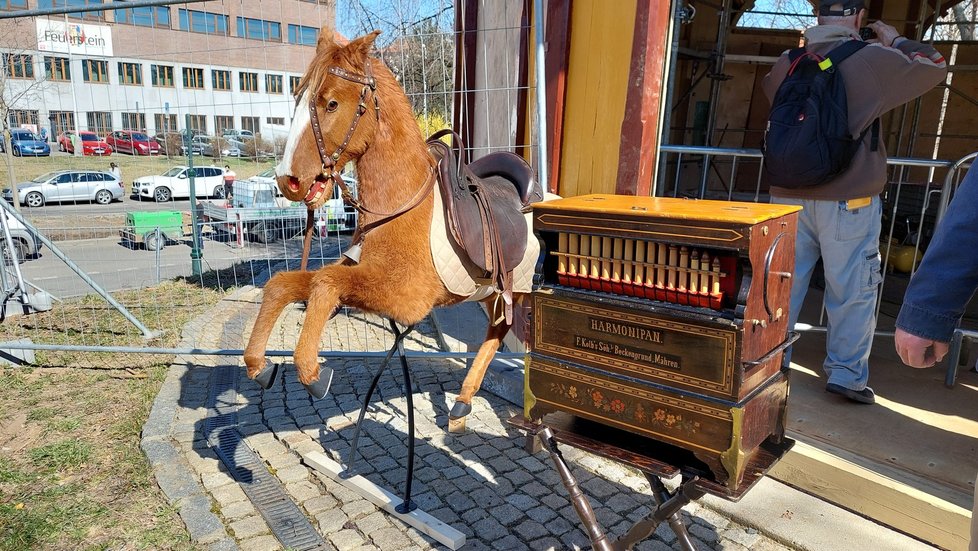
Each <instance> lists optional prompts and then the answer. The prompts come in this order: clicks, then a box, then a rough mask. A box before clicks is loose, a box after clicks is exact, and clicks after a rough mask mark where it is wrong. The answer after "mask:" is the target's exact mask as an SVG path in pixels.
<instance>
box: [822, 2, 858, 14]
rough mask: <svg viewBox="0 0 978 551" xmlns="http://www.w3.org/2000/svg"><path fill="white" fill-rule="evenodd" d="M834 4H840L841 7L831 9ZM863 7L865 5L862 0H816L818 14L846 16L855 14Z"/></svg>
mask: <svg viewBox="0 0 978 551" xmlns="http://www.w3.org/2000/svg"><path fill="white" fill-rule="evenodd" d="M836 5H840V6H842V9H841V10H839V9H832V7H833V6H836ZM864 7H866V6H865V2H864V1H863V0H818V14H819V15H829V16H835V17H848V16H850V15H856V14H857V13H859V10H861V9H863V8H864Z"/></svg>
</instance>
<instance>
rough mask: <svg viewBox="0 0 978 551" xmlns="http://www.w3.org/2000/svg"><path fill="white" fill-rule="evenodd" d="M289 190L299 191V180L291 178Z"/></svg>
mask: <svg viewBox="0 0 978 551" xmlns="http://www.w3.org/2000/svg"><path fill="white" fill-rule="evenodd" d="M289 190H291V191H299V179H298V178H296V177H294V176H293V177H291V178H289Z"/></svg>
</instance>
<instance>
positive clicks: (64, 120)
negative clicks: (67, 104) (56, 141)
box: [48, 111, 75, 134]
mask: <svg viewBox="0 0 978 551" xmlns="http://www.w3.org/2000/svg"><path fill="white" fill-rule="evenodd" d="M48 118H50V119H51V120H52V121H53V122H54V130H55V134H60V133H62V132H66V131H68V130H74V129H75V114H74V113H72V112H71V111H51V112H50V113H49V114H48Z"/></svg>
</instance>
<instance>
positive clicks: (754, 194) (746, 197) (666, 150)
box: [656, 145, 978, 334]
mask: <svg viewBox="0 0 978 551" xmlns="http://www.w3.org/2000/svg"><path fill="white" fill-rule="evenodd" d="M976 156H978V153H971V154H969V155H966V156H964V157H962V158H961V159H958V160H957V161H948V160H939V159H918V158H909V157H892V158H890V159H888V160H887V165H888V167H889V172H890V176H889V185H888V186H887V188H886V190H885V191H884V193H883V204H884V217H886V218H888V219H889V224H888V225H887V226H886V227H884V228H883V235H882V236H881V238H882V239H881V247H882V250H881V256H882V267H881V269H882V270H883V272H884V273H887V271H888V270H890V269H891V268H892V266H891V258H892V257H893V255H892V254H891V253H893V252H894V250H895V249H894V248H895V247H905V246H912V248H913V250H912V254H911V256H910V258H911V259H912V261H911V262H910V269H909V272H910V274H911V275H912V274H913V272H914V271H916V267H917V264H918V263H919V259H920V258H921V257H922V256H923V253H922V251H921V249H922V248H923V246H924V244H925V242H926V241H927V236H928V235H929V234H931V233H932V232H933V229H934V228H936V226H937V224H938V223H939V222H940V220H941V218H942V217H943V215H944V213H945V211H946V210H947V205H948V203H950V200H951V198H952V197H953V195H954V191H955V190H956V189H957V186H958V185H959V184H960V182H961V179H962V178H963V175H964V171H962V169H967V168H969V167H970V164H971V161H972V160H973V159H974V158H975V157H976ZM659 159H660V166H659V172H658V174H659V179H658V181H659V184H658V185H657V186H656V195H659V196H673V197H691V198H698V199H721V200H728V201H729V200H740V201H752V202H767V201H768V200H769V196H768V194H767V191H766V188H765V186H764V182H763V163H764V159H763V153H762V152H761V150H760V149H746V148H741V149H738V148H720V147H705V146H686V145H663V146H661V147H660V157H659ZM691 169H692V170H691ZM694 171H695V172H694ZM945 171H946V172H945ZM939 172H944V174H943V175H942V177H940V178H938V176H939V174H938V173H939ZM934 195H937V196H938V197H937V198H936V200H935V199H934V198H933V197H932V196H934ZM901 222H902V224H901ZM901 251H903V249H901ZM901 264H902V263H901ZM901 267H903V266H901ZM885 281H886V278H884V284H885ZM884 284H881V286H880V292H879V299H878V300H877V307H876V313H877V316H878V315H879V311H880V306H881V304H882V298H883V285H884ZM819 323H820V324H822V325H820V326H813V327H811V328H807V327H802V328H801V329H804V330H815V331H824V330H825V327H824V326H823V325H824V308H823V309H822V315H821V316H820V319H819ZM877 334H892V333H891V332H886V333H882V332H877Z"/></svg>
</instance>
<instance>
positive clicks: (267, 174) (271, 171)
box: [246, 166, 282, 196]
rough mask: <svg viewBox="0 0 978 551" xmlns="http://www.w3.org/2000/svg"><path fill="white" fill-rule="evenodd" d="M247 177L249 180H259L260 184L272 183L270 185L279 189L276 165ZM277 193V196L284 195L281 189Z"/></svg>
mask: <svg viewBox="0 0 978 551" xmlns="http://www.w3.org/2000/svg"><path fill="white" fill-rule="evenodd" d="M246 179H247V180H251V181H252V182H257V183H259V184H266V185H270V186H275V188H276V189H278V179H277V178H275V167H274V166H273V167H272V168H267V169H265V170H263V171H261V172H259V173H258V174H255V175H254V176H252V177H251V178H246ZM276 195H277V196H281V195H282V191H281V190H279V191H277V192H276Z"/></svg>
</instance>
